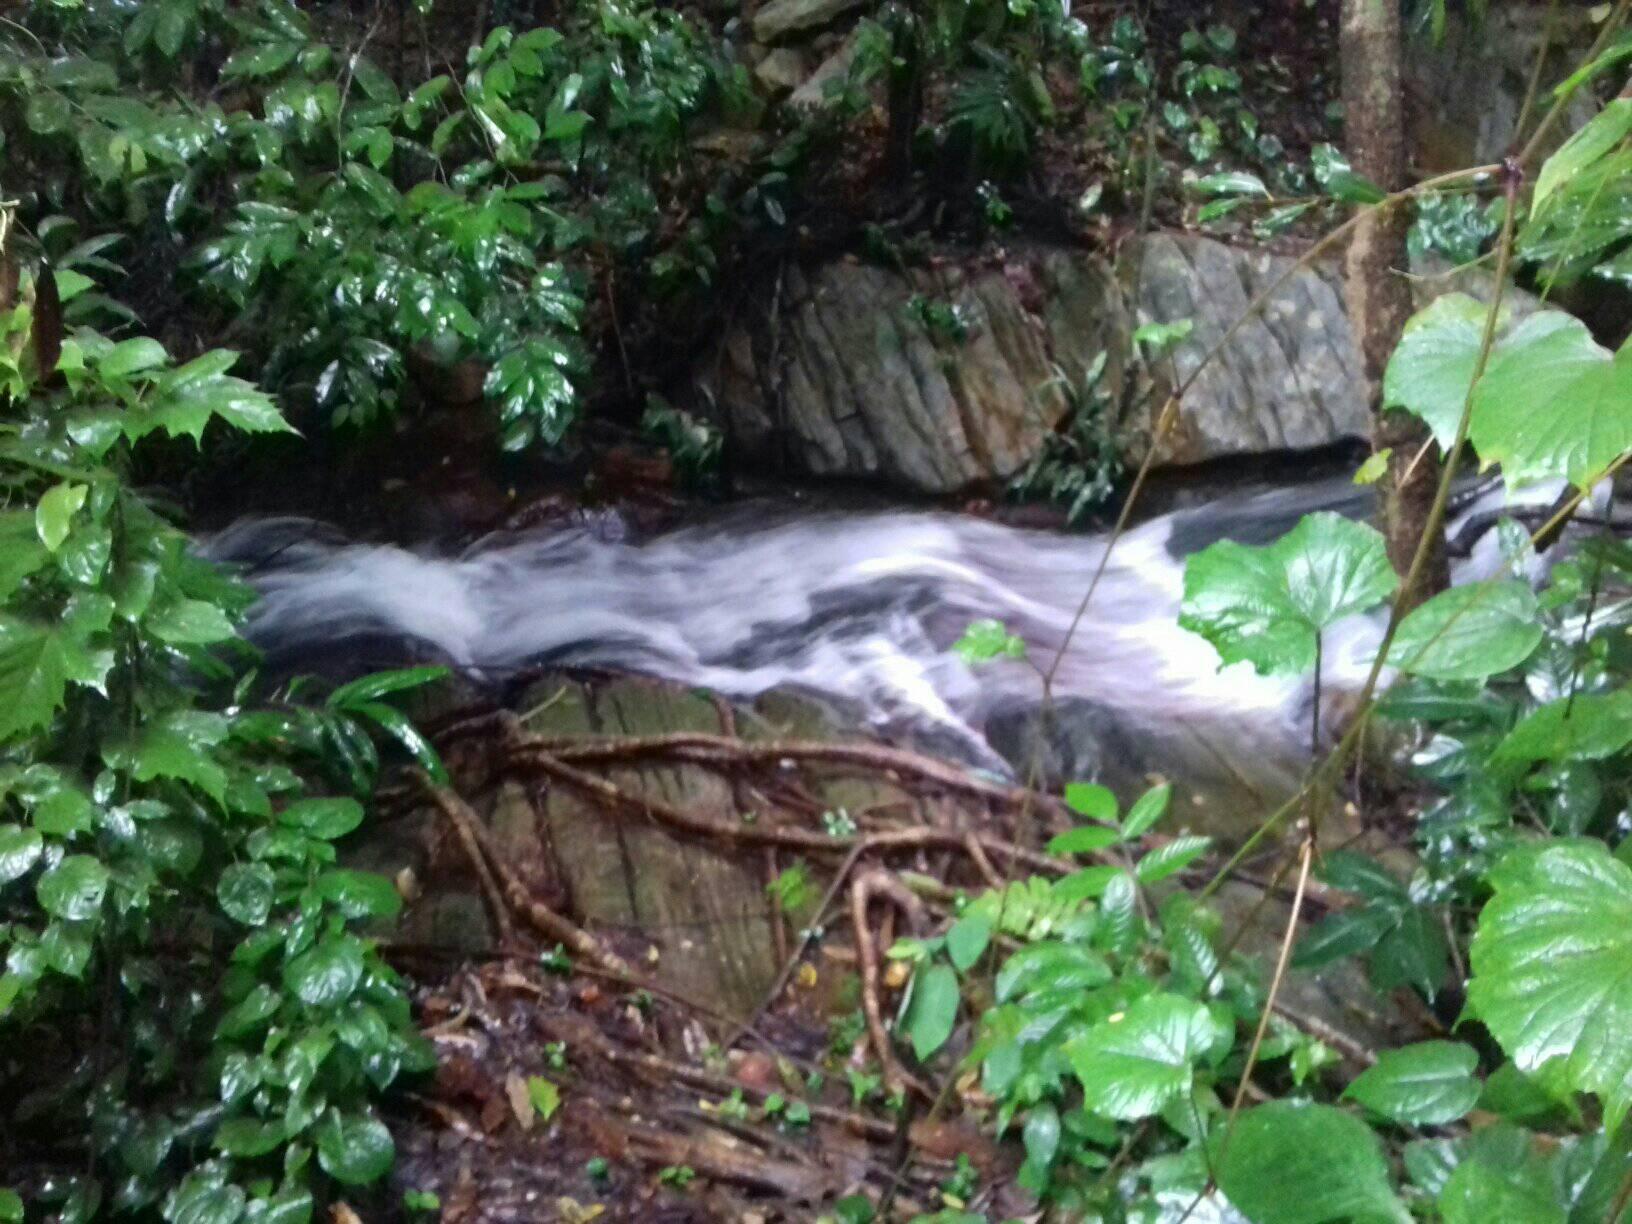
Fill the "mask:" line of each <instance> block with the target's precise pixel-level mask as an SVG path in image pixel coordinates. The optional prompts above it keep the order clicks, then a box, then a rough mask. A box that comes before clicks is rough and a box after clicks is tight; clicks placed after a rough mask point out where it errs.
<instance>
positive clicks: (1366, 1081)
mask: <svg viewBox="0 0 1632 1224" xmlns="http://www.w3.org/2000/svg"><path fill="white" fill-rule="evenodd" d="M1478 1065H1479V1055H1478V1054H1477V1053H1475V1052H1474V1049H1473V1047H1472V1046H1466V1045H1463V1044H1462V1043H1460V1042H1455V1041H1423V1042H1419V1043H1417V1044H1416V1045H1410V1046H1404V1047H1402V1048H1400V1049H1397V1050H1382V1051H1380V1052H1379V1053H1378V1055H1377V1062H1376V1064H1375V1065H1373V1066H1371V1067H1368V1068H1367V1069H1366V1070H1365V1071H1362V1072H1361V1073H1360V1074H1359V1075H1358V1076H1357V1077H1356V1078H1355V1080H1354V1082H1353V1083H1351V1084H1350V1085H1349V1086H1348V1089H1347V1090H1346V1091H1345V1092H1344V1093H1343V1095H1344V1096H1346V1097H1348V1098H1349V1099H1351V1100H1354V1101H1358V1102H1359V1103H1360V1104H1362V1105H1364V1106H1365V1107H1366V1108H1367V1109H1369V1110H1371V1111H1372V1112H1373V1113H1378V1114H1381V1115H1383V1117H1385V1118H1388V1119H1389V1120H1390V1121H1392V1122H1400V1123H1403V1124H1405V1125H1407V1126H1443V1125H1444V1124H1445V1123H1447V1122H1454V1121H1456V1120H1457V1119H1458V1118H1460V1117H1463V1116H1464V1115H1466V1114H1467V1112H1468V1111H1469V1110H1470V1109H1472V1108H1473V1107H1474V1104H1475V1103H1476V1102H1477V1101H1478V1100H1479V1081H1478V1080H1477V1079H1475V1078H1474V1075H1473V1072H1474V1068H1476V1067H1477V1066H1478Z"/></svg>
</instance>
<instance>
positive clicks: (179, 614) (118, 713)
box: [0, 271, 430, 1221]
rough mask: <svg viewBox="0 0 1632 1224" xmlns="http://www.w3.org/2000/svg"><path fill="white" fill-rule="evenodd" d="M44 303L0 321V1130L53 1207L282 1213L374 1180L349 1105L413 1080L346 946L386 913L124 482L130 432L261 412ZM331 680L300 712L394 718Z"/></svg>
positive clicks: (155, 519)
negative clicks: (321, 708) (24, 1134)
mask: <svg viewBox="0 0 1632 1224" xmlns="http://www.w3.org/2000/svg"><path fill="white" fill-rule="evenodd" d="M77 288H79V285H78V283H77V282H74V284H73V286H72V288H71V289H70V290H69V292H70V293H72V292H73V289H77ZM62 294H63V289H62V286H61V285H59V284H57V282H56V279H55V278H54V277H53V275H52V274H51V273H50V272H49V271H46V272H43V273H40V274H38V275H37V276H36V277H35V278H34V279H33V280H32V282H31V283H30V282H29V281H27V280H25V281H24V284H23V295H22V299H21V300H20V301H18V302H16V304H13V305H10V306H9V307H8V308H7V309H6V310H5V311H4V312H0V403H3V404H4V415H5V424H4V428H3V430H0V480H3V481H4V485H5V488H6V492H7V501H8V503H9V504H10V507H11V508H9V509H6V510H5V511H3V512H0V687H3V688H4V691H5V693H6V695H7V699H6V703H5V708H4V711H3V712H0V945H3V946H4V948H5V971H4V973H3V974H0V1031H4V1032H5V1033H7V1034H8V1036H9V1038H10V1040H9V1041H8V1049H9V1050H10V1051H11V1053H10V1054H9V1055H8V1056H7V1058H6V1063H5V1072H4V1078H5V1079H6V1081H7V1082H8V1084H9V1086H10V1087H9V1090H8V1092H7V1097H8V1100H9V1101H10V1102H11V1103H10V1105H9V1106H8V1111H9V1113H8V1117H9V1119H10V1120H11V1121H12V1122H14V1123H16V1122H20V1121H21V1120H22V1119H24V1118H27V1119H28V1120H29V1121H28V1125H29V1127H30V1128H31V1139H32V1140H33V1141H35V1142H37V1143H38V1144H39V1146H40V1149H41V1150H45V1149H46V1148H48V1147H49V1146H50V1145H51V1144H53V1143H56V1144H60V1145H64V1146H61V1147H59V1148H58V1151H57V1155H58V1156H59V1157H60V1155H61V1154H62V1153H63V1152H69V1153H76V1155H75V1156H74V1157H71V1163H72V1164H73V1166H74V1167H75V1168H78V1169H81V1170H83V1172H82V1173H80V1174H76V1175H74V1176H71V1177H67V1178H62V1177H54V1178H52V1179H51V1182H50V1186H51V1189H50V1192H49V1194H48V1195H47V1196H46V1198H45V1199H42V1204H43V1203H46V1202H49V1205H50V1206H51V1207H52V1209H53V1210H55V1211H57V1212H58V1213H60V1214H59V1218H61V1219H64V1220H85V1219H89V1218H91V1217H92V1216H94V1215H96V1214H98V1211H99V1208H100V1207H105V1208H107V1209H109V1210H111V1211H113V1212H117V1213H132V1212H140V1211H145V1210H153V1211H158V1212H160V1213H161V1214H162V1215H163V1216H164V1218H166V1219H170V1220H194V1219H210V1220H221V1221H230V1220H239V1219H245V1220H274V1219H275V1220H288V1221H296V1220H306V1219H309V1218H311V1217H312V1213H313V1209H314V1208H313V1204H314V1195H315V1194H317V1193H321V1191H322V1187H323V1186H324V1185H325V1184H326V1183H327V1182H328V1181H329V1179H332V1180H333V1181H335V1182H338V1183H341V1184H343V1185H354V1184H362V1183H367V1182H370V1181H373V1180H375V1179H377V1178H378V1177H380V1176H381V1175H382V1174H383V1173H384V1172H385V1170H386V1169H387V1168H388V1167H389V1165H390V1163H391V1159H392V1141H391V1136H390V1133H389V1132H388V1131H387V1130H386V1129H385V1127H384V1125H383V1124H382V1123H381V1122H380V1120H379V1119H378V1117H377V1116H376V1115H375V1113H374V1111H373V1101H374V1100H375V1098H376V1097H377V1096H378V1095H379V1094H380V1093H381V1092H382V1091H383V1090H385V1089H386V1088H388V1087H389V1086H390V1085H391V1084H392V1083H394V1082H395V1081H396V1080H397V1079H398V1078H399V1076H401V1075H403V1074H404V1073H407V1072H412V1071H418V1070H423V1069H426V1068H427V1067H428V1066H429V1065H430V1055H429V1051H428V1048H427V1047H426V1046H425V1044H424V1042H423V1041H422V1040H421V1039H420V1038H419V1036H418V1034H417V1031H416V1030H415V1028H414V1026H413V1024H412V1023H411V1020H410V1017H409V1014H408V1002H407V998H406V995H405V993H404V991H403V988H402V985H401V983H400V981H399V980H398V978H397V976H396V974H395V973H394V972H393V971H392V970H391V969H390V968H389V967H388V966H387V965H386V964H385V963H384V962H383V961H382V960H381V959H380V956H379V954H378V952H377V951H376V950H375V948H374V947H373V945H372V944H371V942H370V941H369V940H368V939H366V938H365V937H364V936H363V935H362V934H361V933H360V930H359V928H361V927H362V926H363V925H364V924H366V923H368V922H370V921H373V920H377V919H381V918H387V917H389V916H391V915H392V914H394V913H396V911H397V909H398V907H399V905H400V900H399V898H398V896H397V892H396V890H395V888H394V887H393V886H392V885H391V883H390V882H389V881H387V880H384V879H382V878H380V877H377V876H372V875H368V874H366V873H362V872H357V871H350V870H346V869H343V868H340V867H338V866H337V865H336V853H335V848H334V842H335V840H336V839H338V838H340V837H343V836H344V835H345V834H347V833H349V832H351V831H352V830H353V829H355V828H356V827H357V826H358V824H359V823H360V822H361V821H362V820H363V809H362V807H361V805H360V804H359V803H358V802H357V800H356V799H355V798H352V797H349V796H347V797H339V798H326V797H320V796H308V795H306V794H305V787H306V783H305V782H304V781H303V774H304V775H311V774H314V773H320V772H322V769H323V768H324V767H325V765H326V763H327V762H328V761H329V760H330V758H331V755H332V753H331V750H330V748H329V747H328V746H327V745H322V746H319V745H316V744H305V745H303V744H300V743H298V742H292V741H289V740H286V739H284V738H282V737H277V736H269V735H267V734H265V730H266V726H265V721H264V719H265V717H266V715H263V714H262V713H260V712H257V711H254V710H252V709H249V708H248V707H247V705H246V701H247V699H248V688H249V679H248V678H247V677H246V678H244V679H236V678H235V673H236V671H237V670H238V669H239V667H240V666H241V665H242V663H243V662H245V661H246V659H247V656H248V653H249V652H248V648H247V647H245V646H244V644H243V643H242V642H240V641H239V640H238V639H237V637H236V636H235V630H234V623H235V620H236V617H237V615H238V614H239V613H240V612H241V611H242V609H243V608H244V606H245V604H246V603H247V600H248V593H247V591H246V590H245V589H244V588H242V587H240V586H239V585H238V584H237V583H235V582H234V581H232V580H231V579H230V578H229V577H227V576H226V575H224V574H222V573H220V572H218V571H217V570H215V569H214V568H212V567H211V566H209V565H207V564H205V563H204V562H202V561H200V560H198V559H197V558H196V557H195V556H194V555H193V554H192V553H191V551H190V550H189V548H188V542H187V540H186V538H185V537H184V536H183V535H182V534H181V533H180V532H179V531H178V530H177V529H176V528H174V527H173V526H171V525H170V524H169V523H168V522H166V521H165V520H164V519H163V518H162V517H161V516H160V515H159V514H158V513H156V512H155V510H154V509H153V508H152V507H151V506H150V505H149V504H148V503H147V502H145V501H144V500H143V499H142V498H141V497H140V496H138V495H137V494H136V493H135V492H134V491H133V490H132V488H131V487H130V485H129V483H128V480H127V474H128V471H129V468H130V463H131V456H132V453H133V451H134V450H135V449H136V448H137V447H138V446H139V445H140V444H141V442H142V441H143V439H145V438H147V437H148V436H149V435H150V434H154V433H159V434H165V435H169V436H171V437H180V436H183V435H186V436H190V437H193V438H195V439H196V438H199V437H201V436H202V435H203V434H204V433H205V432H206V431H208V430H211V429H220V428H234V429H239V430H249V431H260V432H266V431H277V430H285V429H287V428H288V426H287V425H286V424H285V423H284V421H283V418H282V417H281V416H280V415H279V413H278V412H277V410H276V408H275V407H274V406H273V404H272V401H271V400H270V399H269V398H268V397H267V396H266V395H264V394H263V393H262V392H261V391H259V390H258V389H257V388H256V387H254V386H253V385H252V384H250V383H248V382H245V381H244V380H242V379H240V378H237V377H235V376H233V375H232V374H230V373H229V372H228V371H229V370H230V369H231V367H232V365H233V363H234V355H233V354H231V353H228V352H224V351H221V350H213V351H210V352H206V353H204V354H203V355H201V356H199V357H197V358H195V359H193V360H192V361H189V362H187V363H185V364H180V365H178V364H176V363H175V362H173V361H172V359H171V358H170V356H169V354H168V353H167V352H166V351H165V349H164V347H163V346H162V345H160V344H159V343H158V342H157V341H155V340H152V339H150V338H147V337H143V336H137V337H132V338H130V339H126V340H122V341H119V342H117V343H116V342H114V341H112V340H110V339H108V338H107V337H105V336H104V335H102V334H101V333H100V332H98V331H95V330H93V329H91V328H89V327H78V328H76V329H74V330H73V331H72V332H70V333H68V334H66V335H65V334H63V332H62V331H61V326H62V325H61V319H60V314H59V310H60V307H59V306H58V305H57V304H56V299H58V298H60V297H61V296H62ZM216 421H219V422H221V423H222V424H220V425H215V424H212V423H213V422H216ZM420 679H423V677H409V678H407V679H403V678H395V679H392V678H387V679H385V680H379V679H376V680H374V681H372V682H371V683H372V685H373V688H372V689H371V690H370V694H371V695H372V696H373V697H374V698H377V697H378V696H379V695H380V694H381V692H383V691H384V689H386V688H389V687H391V686H392V685H393V684H395V685H397V686H400V685H401V684H404V683H408V682H417V681H418V680H420ZM359 693H360V690H356V689H354V690H353V691H352V692H351V693H349V694H347V693H341V694H338V695H337V696H338V700H337V702H336V703H335V704H333V705H332V706H331V707H330V713H329V715H328V716H327V717H328V721H327V722H326V723H325V724H324V725H325V728H326V730H327V731H328V732H329V733H330V734H331V735H332V736H333V737H334V738H335V739H336V740H340V741H345V742H347V743H349V744H352V745H356V744H358V743H367V742H368V737H367V735H366V734H364V732H363V731H362V730H361V728H360V726H359V725H358V724H357V723H356V722H355V721H354V720H353V717H352V714H351V713H349V712H348V711H354V712H356V713H357V714H360V715H361V716H362V717H365V718H373V719H374V721H376V722H377V723H379V724H381V725H391V724H393V723H394V722H395V721H396V718H400V715H397V716H396V718H393V715H395V711H392V710H389V707H384V706H381V707H379V709H378V710H370V709H368V708H367V703H366V702H364V701H363V699H362V697H361V696H359ZM355 750H356V749H355V747H354V748H353V749H352V751H355ZM370 751H372V747H371V746H370ZM357 782H358V783H359V786H358V789H360V790H363V791H366V790H367V787H368V785H369V784H370V783H371V778H368V777H359V778H358V779H357ZM24 1049H26V1050H27V1051H28V1055H27V1062H26V1063H24V1062H23V1061H21V1059H20V1058H19V1052H20V1051H21V1050H24ZM12 1172H13V1171H12V1170H8V1174H10V1173H12ZM15 1172H17V1173H18V1174H21V1173H22V1171H21V1170H18V1171H15Z"/></svg>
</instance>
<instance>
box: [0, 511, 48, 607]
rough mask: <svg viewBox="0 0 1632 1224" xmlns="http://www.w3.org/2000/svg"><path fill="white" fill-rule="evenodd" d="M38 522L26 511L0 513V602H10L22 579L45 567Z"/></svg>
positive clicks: (45, 558)
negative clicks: (8, 600)
mask: <svg viewBox="0 0 1632 1224" xmlns="http://www.w3.org/2000/svg"><path fill="white" fill-rule="evenodd" d="M36 523H37V518H36V516H35V515H33V514H30V513H28V512H27V511H26V510H7V511H4V512H0V601H4V600H7V599H9V598H11V595H12V592H14V591H16V589H17V588H18V586H19V585H21V583H22V581H23V579H25V578H27V577H28V576H29V575H30V574H32V573H33V572H34V571H35V570H37V569H39V568H40V566H42V565H44V564H45V562H46V560H47V558H49V556H50V553H48V552H47V551H46V550H45V548H44V546H43V545H42V543H41V541H40V533H39V528H38V527H37V526H36Z"/></svg>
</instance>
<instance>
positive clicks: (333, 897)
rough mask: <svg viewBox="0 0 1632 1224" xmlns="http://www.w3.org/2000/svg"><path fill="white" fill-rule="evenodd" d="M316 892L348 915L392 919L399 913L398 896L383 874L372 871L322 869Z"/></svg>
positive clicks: (400, 909) (400, 903)
mask: <svg viewBox="0 0 1632 1224" xmlns="http://www.w3.org/2000/svg"><path fill="white" fill-rule="evenodd" d="M317 891H318V893H319V895H321V896H322V898H323V899H324V900H325V901H327V902H329V903H330V904H331V905H333V906H335V907H336V908H337V909H338V910H339V911H340V912H341V913H342V914H344V915H345V916H346V917H348V918H394V917H396V915H397V914H399V913H401V912H402V896H401V894H400V893H398V892H397V889H396V886H395V885H394V884H392V883H391V881H390V880H388V879H386V878H385V877H384V876H383V875H378V874H376V873H375V872H372V871H343V870H336V871H325V872H324V873H323V874H322V875H320V876H318V878H317Z"/></svg>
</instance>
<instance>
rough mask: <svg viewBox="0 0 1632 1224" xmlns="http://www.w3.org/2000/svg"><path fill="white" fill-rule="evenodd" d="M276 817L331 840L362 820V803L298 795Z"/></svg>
mask: <svg viewBox="0 0 1632 1224" xmlns="http://www.w3.org/2000/svg"><path fill="white" fill-rule="evenodd" d="M278 819H279V820H281V821H282V822H283V823H284V824H286V825H288V826H290V827H291V828H295V829H304V830H305V831H306V832H307V833H310V834H311V835H312V836H313V837H319V838H322V839H323V840H324V841H333V840H334V839H335V838H337V837H344V836H345V835H346V834H347V833H350V832H351V831H352V830H353V829H355V828H356V827H357V826H358V825H360V824H362V823H363V805H362V804H360V803H358V802H357V801H356V800H355V799H346V798H328V799H299V800H296V801H295V802H294V803H291V804H290V805H289V806H288V807H286V808H284V809H283V811H281V812H279V813H278Z"/></svg>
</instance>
